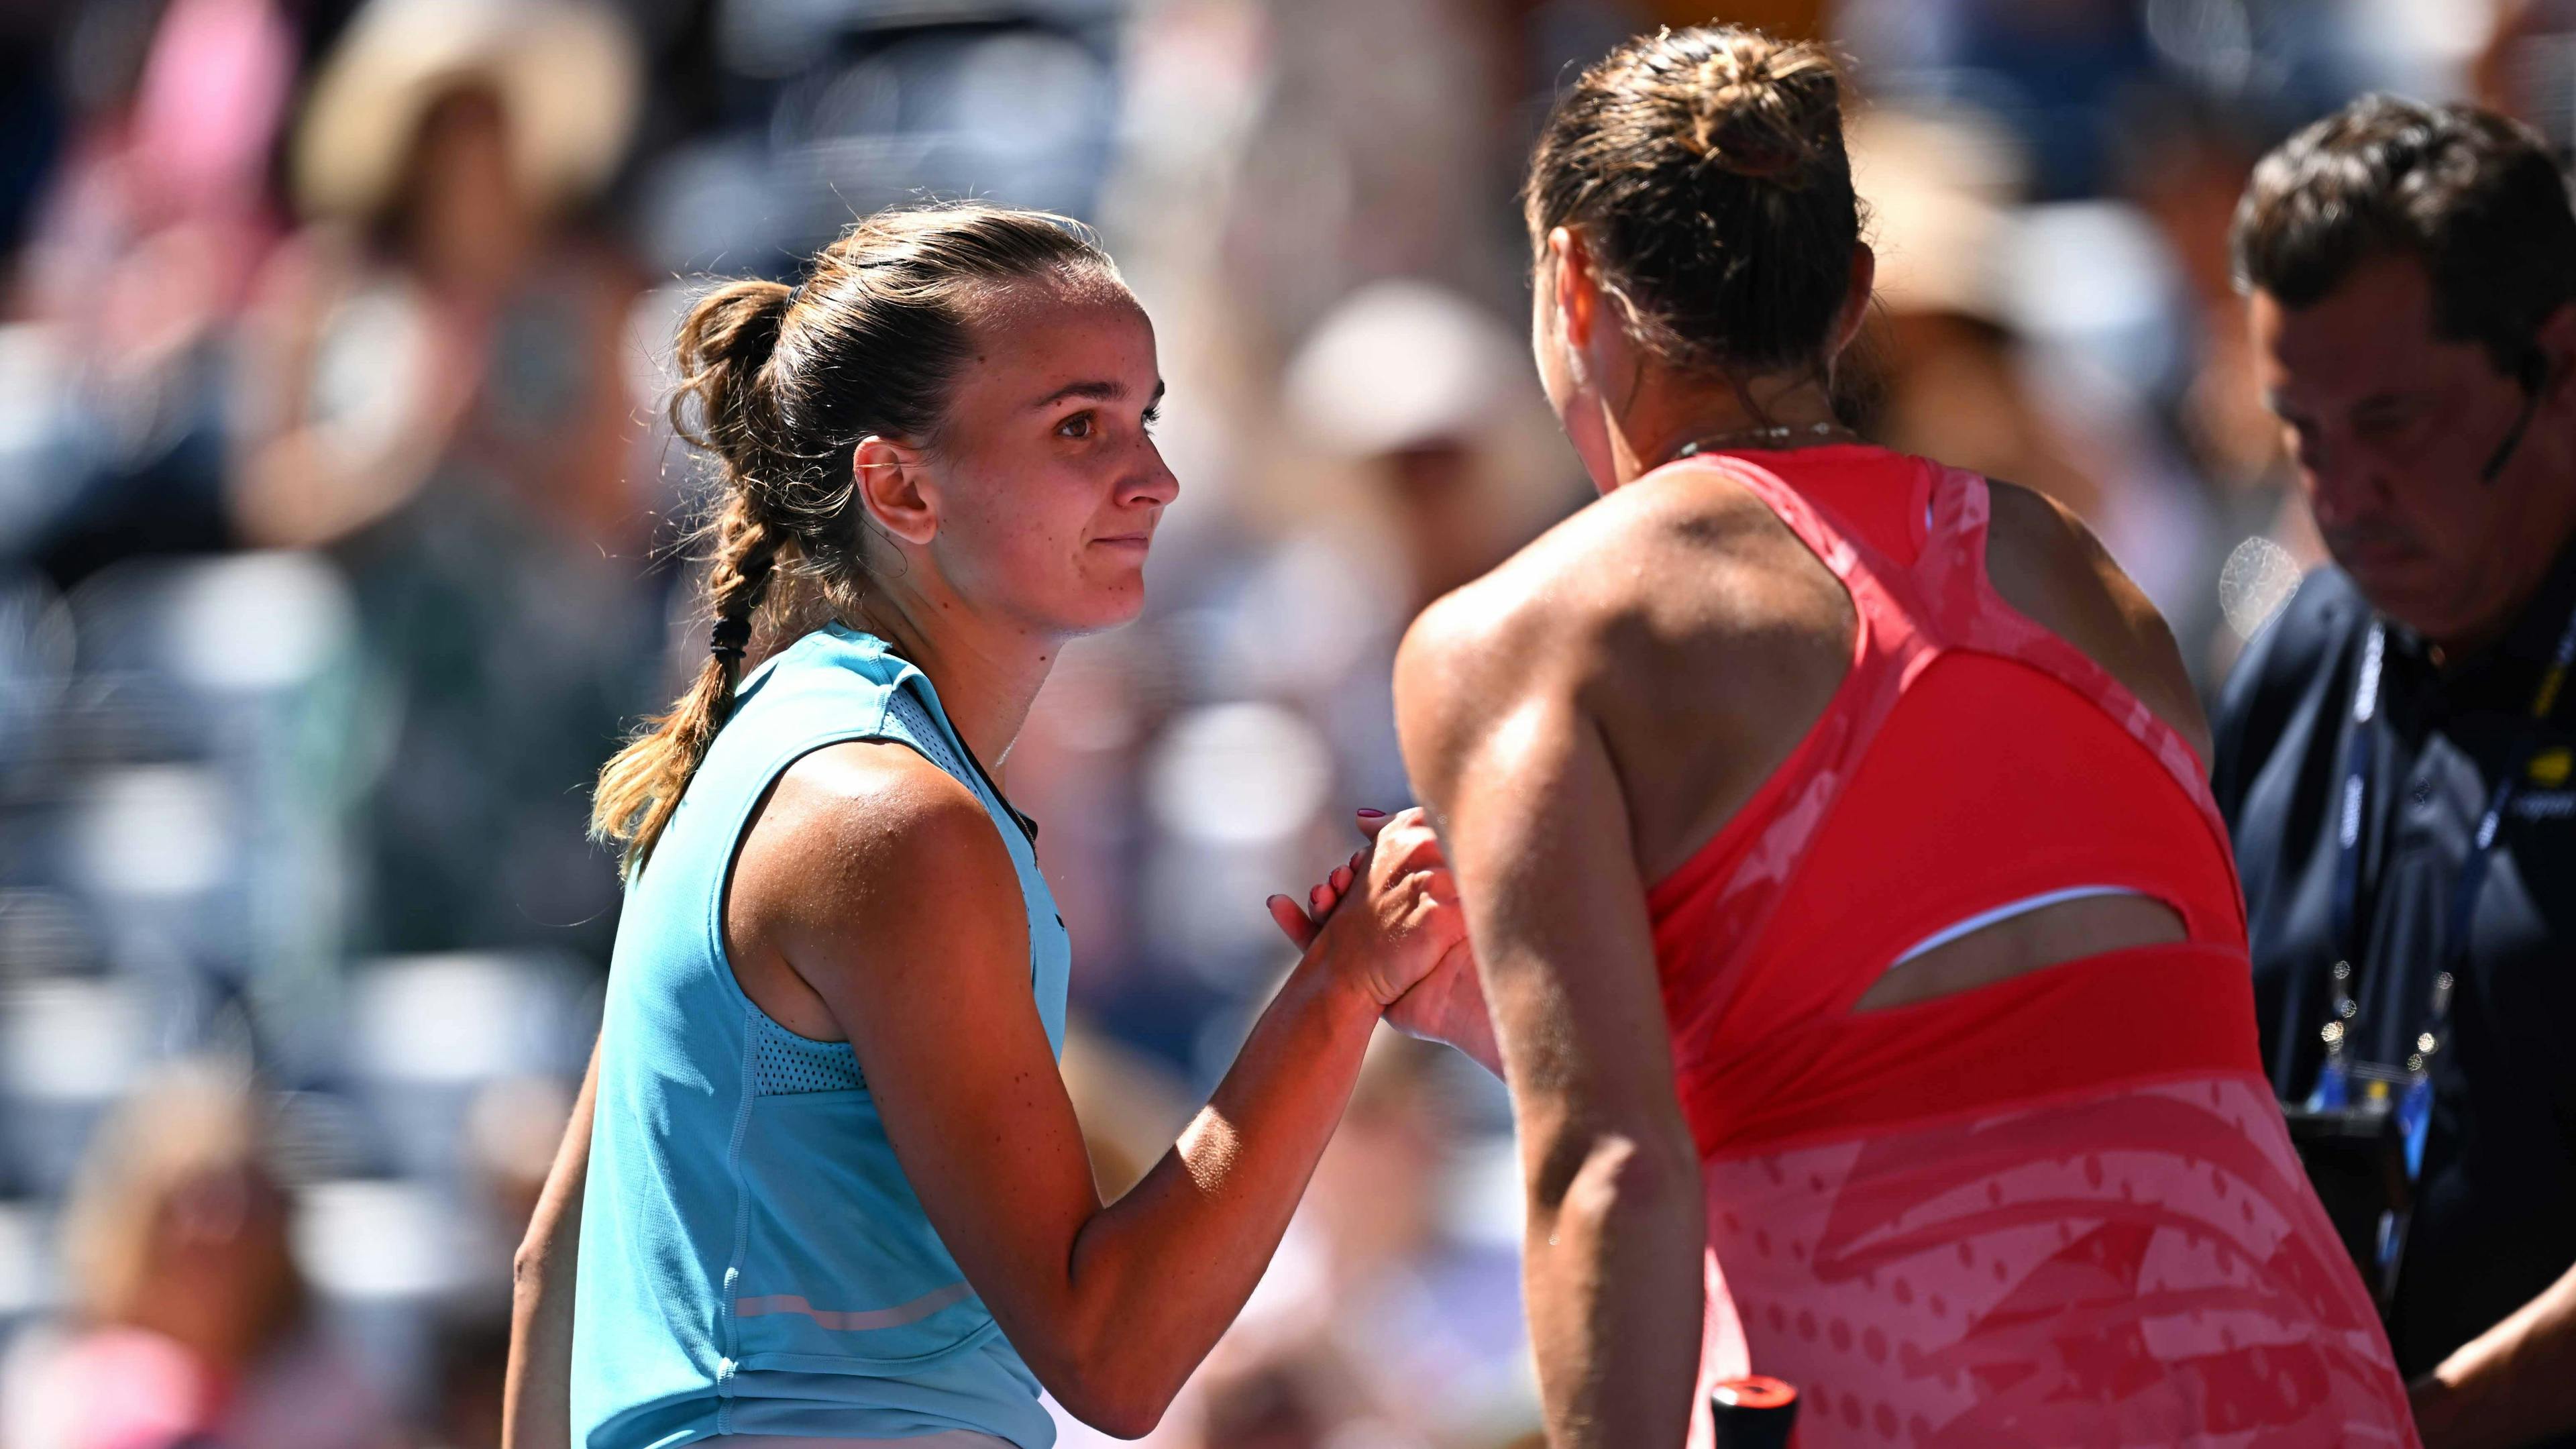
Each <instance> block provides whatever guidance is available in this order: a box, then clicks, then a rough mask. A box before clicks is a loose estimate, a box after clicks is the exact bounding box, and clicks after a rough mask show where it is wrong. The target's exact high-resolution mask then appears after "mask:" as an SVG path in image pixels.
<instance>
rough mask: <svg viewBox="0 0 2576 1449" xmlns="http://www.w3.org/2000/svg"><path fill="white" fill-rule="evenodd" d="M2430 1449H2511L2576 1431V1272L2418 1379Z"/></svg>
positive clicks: (2418, 1406)
mask: <svg viewBox="0 0 2576 1449" xmlns="http://www.w3.org/2000/svg"><path fill="white" fill-rule="evenodd" d="M2410 1396H2411V1397H2412V1398H2413V1400H2414V1405H2415V1427H2416V1429H2417V1430H2418V1432H2420V1433H2421V1434H2422V1435H2423V1436H2424V1444H2425V1449H2507V1446H2510V1445H2514V1444H2527V1443H2531V1442H2534V1441H2536V1440H2540V1439H2546V1438H2549V1437H2551V1436H2553V1435H2558V1434H2564V1433H2567V1432H2568V1431H2570V1430H2576V1268H2570V1269H2568V1271H2567V1273H2566V1275H2565V1276H2564V1277H2561V1278H2560V1279H2559V1280H2558V1281H2557V1282H2555V1283H2553V1284H2551V1285H2550V1286H2549V1288H2548V1290H2547V1291H2546V1292H2543V1293H2542V1294H2541V1295H2540V1296H2539V1297H2537V1298H2534V1299H2533V1300H2531V1301H2530V1302H2529V1303H2526V1304H2524V1305H2523V1306H2522V1307H2521V1308H2519V1309H2517V1310H2516V1311H2515V1312H2514V1314H2513V1316H2511V1317H2509V1318H2507V1319H2506V1320H2505V1321H2504V1322H2502V1323H2499V1324H2497V1325H2496V1326H2495V1327H2493V1328H2490V1329H2488V1330H2487V1331H2486V1332H2484V1333H2482V1334H2479V1335H2478V1336H2477V1337H2476V1338H2474V1339H2471V1340H2470V1341H2469V1342H2467V1343H2466V1344H2463V1345H2461V1346H2460V1348H2458V1349H2457V1350H2456V1351H2454V1352H2453V1353H2452V1354H2451V1356H2450V1357H2449V1358H2446V1359H2444V1360H2442V1363H2441V1366H2440V1367H2439V1368H2436V1369H2434V1370H2433V1372H2431V1373H2430V1374H2427V1375H2425V1376H2424V1377H2423V1378H2422V1379H2420V1380H2418V1381H2417V1382H2416V1384H2415V1385H2414V1388H2413V1389H2412V1391H2411V1394H2410Z"/></svg>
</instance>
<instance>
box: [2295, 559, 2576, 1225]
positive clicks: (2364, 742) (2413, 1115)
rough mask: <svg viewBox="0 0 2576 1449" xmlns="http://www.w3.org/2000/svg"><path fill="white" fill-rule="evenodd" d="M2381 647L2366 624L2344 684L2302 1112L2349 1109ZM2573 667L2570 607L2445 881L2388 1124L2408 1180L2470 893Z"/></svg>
mask: <svg viewBox="0 0 2576 1449" xmlns="http://www.w3.org/2000/svg"><path fill="white" fill-rule="evenodd" d="M2387 651H2388V631H2387V626H2385V625H2384V624H2381V623H2378V622H2376V621H2374V622H2373V623H2372V624H2371V626H2370V636H2369V638H2368V639H2367V640H2366V641H2365V642H2364V644H2363V647H2362V655H2361V670H2360V673H2359V675H2358V677H2357V678H2356V679H2355V681H2354V684H2353V692H2352V741H2351V743H2350V744H2349V745H2347V746H2346V747H2345V749H2344V773H2343V789H2342V791H2341V792H2340V794H2339V795H2338V796H2337V800H2336V804H2337V809H2338V814H2337V817H2336V821H2335V844H2336V856H2335V878H2334V895H2333V898H2332V913H2331V919H2330V924H2331V927H2332V932H2333V940H2334V949H2335V955H2336V960H2335V963H2334V971H2333V981H2334V1007H2333V1015H2331V1016H2330V1017H2328V1018H2327V1020H2326V1024H2325V1027H2324V1029H2323V1030H2322V1031H2321V1032H2320V1033H2319V1035H2320V1036H2322V1037H2323V1038H2324V1039H2325V1044H2326V1062H2325V1069H2324V1070H2323V1071H2322V1072H2321V1073H2319V1075H2318V1078H2317V1089H2316V1092H2315V1093H2314V1095H2312V1096H2311V1097H2310V1098H2309V1100H2308V1105H2309V1106H2310V1107H2312V1108H2318V1109H2323V1110H2335V1109H2340V1108H2344V1107H2348V1106H2350V1105H2351V1104H2352V1096H2353V1087H2352V1081H2353V1077H2354V1076H2355V1075H2356V1072H2355V1070H2354V1067H2353V1065H2352V1063H2351V1062H2350V1061H2349V1060H2348V1059H2347V1056H2346V1052H2345V1048H2346V1046H2347V1045H2348V1043H2347V1040H2346V1038H2347V1037H2349V1036H2350V1034H2351V1022H2352V1020H2353V1017H2354V1015H2355V1014H2356V1013H2357V1012H2358V1011H2359V1010H2360V1005H2359V1003H2358V1002H2357V1001H2356V1000H2355V999H2354V997H2353V984H2352V976H2353V969H2354V965H2353V963H2354V961H2355V960H2356V958H2358V957H2359V956H2360V955H2361V931H2360V911H2359V907H2358V901H2359V898H2360V890H2361V833H2362V825H2363V820H2364V808H2363V807H2364V805H2365V804H2366V801H2367V796H2368V793H2369V789H2370V777H2371V773H2372V766H2373V764H2374V762H2375V759H2376V753H2377V748H2376V744H2375V741H2376V737H2377V730H2376V729H2375V728H2374V723H2373V722H2374V720H2375V719H2376V717H2377V716H2378V713H2379V696H2380V673H2381V669H2382V666H2383V665H2384V664H2385V662H2386V658H2387ZM2571 665H2576V610H2571V611H2570V612H2569V614H2568V616H2567V623H2566V626H2565V627H2564V628H2562V629H2561V630H2560V631H2559V634H2558V647H2557V649H2556V651H2555V652H2554V653H2553V654H2552V655H2551V657H2550V662H2549V668H2548V669H2547V670H2546V671H2544V672H2543V673H2542V675H2541V677H2540V684H2539V686H2538V687H2537V688H2535V689H2534V690H2533V691H2532V696H2531V707H2530V710H2529V712H2528V719H2529V722H2530V727H2529V728H2528V729H2526V730H2525V731H2524V734H2523V737H2522V739H2521V741H2520V742H2519V743H2518V744H2517V745H2516V746H2515V747H2514V749H2513V750H2512V752H2511V753H2510V754H2509V755H2508V756H2507V758H2506V761H2505V768H2504V770H2503V771H2502V773H2501V774H2500V775H2499V776H2498V777H2497V779H2496V783H2495V788H2494V789H2493V790H2491V791H2489V792H2488V795H2487V804H2486V810H2485V811H2484V813H2482V814H2481V815H2480V816H2479V817H2478V831H2477V834H2476V836H2474V837H2473V838H2472V839H2471V841H2470V844H2469V853H2468V858H2467V859H2465V860H2463V861H2462V862H2461V863H2460V873H2459V875H2458V877H2457V878H2455V879H2454V880H2453V881H2452V883H2451V899H2450V905H2449V909H2448V910H2447V911H2446V912H2445V913H2444V916H2443V922H2442V924H2443V932H2442V969H2441V970H2440V971H2439V972H2437V973H2435V975H2434V977H2433V996H2432V1002H2431V1009H2430V1012H2429V1013H2428V1017H2429V1019H2428V1020H2427V1022H2426V1024H2425V1027H2424V1030H2423V1031H2421V1032H2419V1033H2417V1035H2416V1037H2415V1042H2414V1046H2415V1050H2414V1051H2413V1052H2412V1053H2410V1054H2409V1055H2408V1056H2407V1058H2406V1072H2405V1076H2404V1077H2403V1078H2402V1080H2403V1081H2404V1083H2405V1092H2404V1094H2403V1095H2402V1096H2401V1097H2400V1098H2399V1099H2398V1101H2397V1104H2396V1111H2397V1118H2398V1125H2399V1126H2400V1127H2401V1128H2403V1129H2404V1132H2405V1141H2406V1171H2407V1175H2408V1177H2410V1178H2412V1177H2414V1176H2416V1175H2417V1174H2419V1173H2421V1172H2422V1171H2423V1167H2424V1138H2425V1133H2426V1127H2427V1126H2428V1124H2429V1123H2430V1121H2431V1119H2432V1106H2433V1090H2432V1084H2431V1081H2430V1078H2429V1076H2428V1074H2427V1072H2426V1070H2425V1064H2426V1062H2427V1061H2429V1060H2430V1059H2431V1057H2432V1055H2433V1053H2435V1052H2436V1051H2438V1050H2440V1049H2441V1045H2442V1030H2443V1027H2444V1026H2445V1025H2447V1024H2448V1022H2449V1019H2450V1010H2451V992H2452V988H2453V986H2454V985H2455V984H2456V982H2457V980H2458V973H2459V971H2460V969H2461V967H2463V966H2464V965H2466V964H2467V961H2468V954H2469V927H2470V924H2471V922H2472V920H2473V919H2474V917H2475V914H2476V911H2477V904H2478V893H2479V892H2480V891H2481V890H2482V889H2484V888H2485V885H2486V877H2487V870H2488V867H2489V866H2490V864H2491V863H2492V862H2493V859H2494V855H2495V843H2496V838H2497V836H2498V835H2499V834H2501V833H2502V828H2503V824H2504V815H2505V811H2506V810H2507V809H2509V808H2511V806H2512V804H2513V796H2514V791H2515V790H2516V789H2517V788H2518V787H2519V786H2520V785H2521V783H2522V777H2523V773H2524V772H2525V771H2526V770H2527V769H2529V768H2530V764H2531V756H2532V753H2533V751H2534V750H2536V749H2537V748H2538V747H2539V743H2540V739H2539V735H2540V730H2539V726H2540V725H2541V724H2542V723H2543V722H2545V721H2546V720H2547V719H2548V718H2549V716H2550V712H2551V711H2552V710H2553V709H2555V708H2556V707H2557V704H2558V696H2559V694H2560V692H2561V690H2562V689H2563V688H2564V686H2565V685H2566V682H2567V674H2568V670H2569V667H2570V666H2571ZM2360 1074H2361V1075H2364V1076H2366V1077H2368V1079H2369V1080H2368V1084H2367V1087H2366V1089H2365V1093H2364V1095H2365V1101H2366V1104H2367V1105H2370V1106H2373V1107H2384V1106H2385V1105H2386V1104H2387V1096H2388V1092H2389V1088H2390V1085H2391V1083H2390V1081H2389V1077H2388V1074H2387V1073H2386V1072H2385V1070H2384V1069H2372V1068H2363V1069H2362V1071H2361V1073H2360Z"/></svg>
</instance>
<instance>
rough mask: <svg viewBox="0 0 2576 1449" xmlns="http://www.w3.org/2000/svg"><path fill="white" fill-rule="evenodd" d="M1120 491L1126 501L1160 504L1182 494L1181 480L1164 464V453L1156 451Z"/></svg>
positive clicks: (1148, 456) (1123, 500)
mask: <svg viewBox="0 0 2576 1449" xmlns="http://www.w3.org/2000/svg"><path fill="white" fill-rule="evenodd" d="M1120 493H1121V495H1122V497H1121V500H1120V501H1122V502H1125V503H1130V504H1140V503H1150V504H1154V505H1157V506H1160V505H1163V504H1167V503H1170V502H1171V501H1172V500H1173V499H1175V498H1178V497H1180V496H1181V480H1180V479H1179V478H1177V477H1174V476H1173V474H1172V470H1171V469H1170V468H1169V467H1168V466H1166V465H1165V464H1164V462H1163V455H1162V453H1161V452H1160V451H1155V452H1152V453H1149V454H1148V455H1147V457H1146V460H1145V466H1144V467H1143V468H1141V469H1139V470H1138V471H1137V472H1135V473H1134V474H1132V475H1130V476H1129V477H1128V479H1127V483H1126V486H1125V487H1124V488H1122V489H1121V490H1120Z"/></svg>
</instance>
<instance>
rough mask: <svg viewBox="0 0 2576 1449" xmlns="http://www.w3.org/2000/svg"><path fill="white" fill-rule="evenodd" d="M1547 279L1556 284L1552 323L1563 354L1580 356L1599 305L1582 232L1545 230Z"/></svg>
mask: <svg viewBox="0 0 2576 1449" xmlns="http://www.w3.org/2000/svg"><path fill="white" fill-rule="evenodd" d="M1547 250H1548V257H1549V259H1550V260H1551V261H1552V262H1554V263H1555V265H1553V266H1551V267H1549V268H1548V273H1549V280H1550V281H1551V282H1553V283H1554V285H1555V287H1556V325H1557V327H1558V329H1559V332H1558V335H1559V336H1560V337H1561V338H1563V339H1564V342H1565V351H1566V355H1567V356H1569V357H1581V356H1582V355H1583V353H1584V351H1585V350H1586V349H1587V348H1589V347H1591V346H1592V327H1593V319H1594V318H1595V317H1596V316H1597V315H1598V314H1599V312H1600V308H1601V285H1600V282H1599V280H1598V279H1597V278H1595V277H1594V276H1593V274H1592V251H1591V248H1589V247H1587V246H1586V245H1584V241H1583V234H1582V233H1581V232H1578V231H1576V230H1575V229H1574V228H1572V227H1566V226H1560V227H1558V228H1556V229H1555V230H1553V231H1551V232H1549V233H1548V234H1547Z"/></svg>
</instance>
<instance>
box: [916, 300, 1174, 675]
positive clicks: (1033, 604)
mask: <svg viewBox="0 0 2576 1449" xmlns="http://www.w3.org/2000/svg"><path fill="white" fill-rule="evenodd" d="M970 335H971V336H972V338H973V339H974V346H975V355H974V356H973V357H971V358H970V359H969V360H968V362H967V365H966V367H965V369H964V370H963V372H962V373H961V375H960V377H959V381H958V384H957V388H956V391H955V392H954V393H953V394H952V395H951V397H950V400H949V409H948V417H947V420H946V423H945V425H944V427H943V429H942V436H941V438H940V440H939V441H938V443H937V444H936V445H935V446H934V447H933V448H932V449H931V450H930V451H929V453H928V454H927V455H926V458H925V461H926V464H927V472H928V476H929V480H930V483H929V486H930V488H931V489H932V490H933V491H935V493H936V495H937V498H936V529H935V531H934V532H933V534H932V536H931V537H930V538H929V539H928V540H927V542H926V543H925V544H923V545H922V546H923V547H924V548H925V549H926V551H927V552H928V553H929V554H930V555H931V557H932V558H933V559H934V560H935V561H936V563H937V566H938V570H939V574H940V576H941V578H943V579H944V580H945V581H946V582H947V584H948V586H949V587H950V588H952V589H953V590H955V591H956V593H957V594H958V595H959V596H960V597H961V598H963V599H965V600H967V601H969V602H971V603H973V604H974V605H976V606H977V607H979V608H980V609H984V610H989V611H992V612H994V613H997V614H1000V615H1002V616H1004V617H1007V618H1010V619H1012V620H1014V621H1015V622H1017V623H1019V624H1021V625H1022V626H1024V627H1026V628H1028V629H1030V630H1032V631H1033V632H1037V633H1043V634H1049V635H1056V636H1068V635H1075V634H1086V633H1091V632H1094V631H1097V630H1101V629H1107V628H1111V627H1114V626H1116V625H1119V624H1124V623H1126V622H1127V621H1129V620H1130V619H1133V618H1135V617H1136V614H1137V612H1138V611H1139V610H1140V609H1142V608H1143V607H1144V603H1145V583H1144V570H1145V555H1146V552H1147V550H1148V549H1149V548H1150V547H1151V546H1152V543H1153V539H1154V529H1155V527H1156V525H1157V524H1159V523H1160V522H1161V520H1162V516H1163V508H1164V506H1165V505H1166V504H1169V503H1170V502H1171V501H1172V499H1173V498H1174V497H1175V496H1177V495H1178V494H1179V492H1180V483H1179V481H1178V480H1177V479H1175V478H1173V476H1172V471H1171V469H1169V468H1167V467H1165V466H1163V456H1162V453H1161V452H1160V451H1159V450H1158V449H1157V448H1156V447H1155V444H1154V439H1153V434H1152V428H1153V423H1154V419H1155V415H1156V409H1157V407H1158V406H1159V404H1160V403H1161V400H1162V396H1163V381H1162V376H1161V374H1160V372H1159V371H1158V370H1157V367H1156V364H1155V358H1154V329H1153V325H1152V324H1151V323H1149V322H1148V321H1146V319H1145V313H1144V310H1143V309H1142V308H1140V307H1138V306H1137V305H1136V301H1135V299H1134V298H1133V297H1131V296H1129V295H1128V293H1127V290H1126V289H1125V288H1124V287H1121V286H1118V285H1117V284H1115V283H1113V282H1106V281H1100V282H1093V283H1089V284H1087V285H1086V284H1081V283H1055V282H1048V283H1038V284H1023V285H1021V286H1018V287H1015V288H1013V289H1012V290H1011V291H1010V292H1009V293H1007V294H1005V295H1003V296H1001V297H999V298H996V299H995V300H994V301H993V302H992V303H990V304H988V307H987V309H986V310H985V312H984V313H983V315H982V316H981V317H980V318H979V319H978V320H977V322H976V324H975V325H974V327H973V329H972V332H971V334H970Z"/></svg>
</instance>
